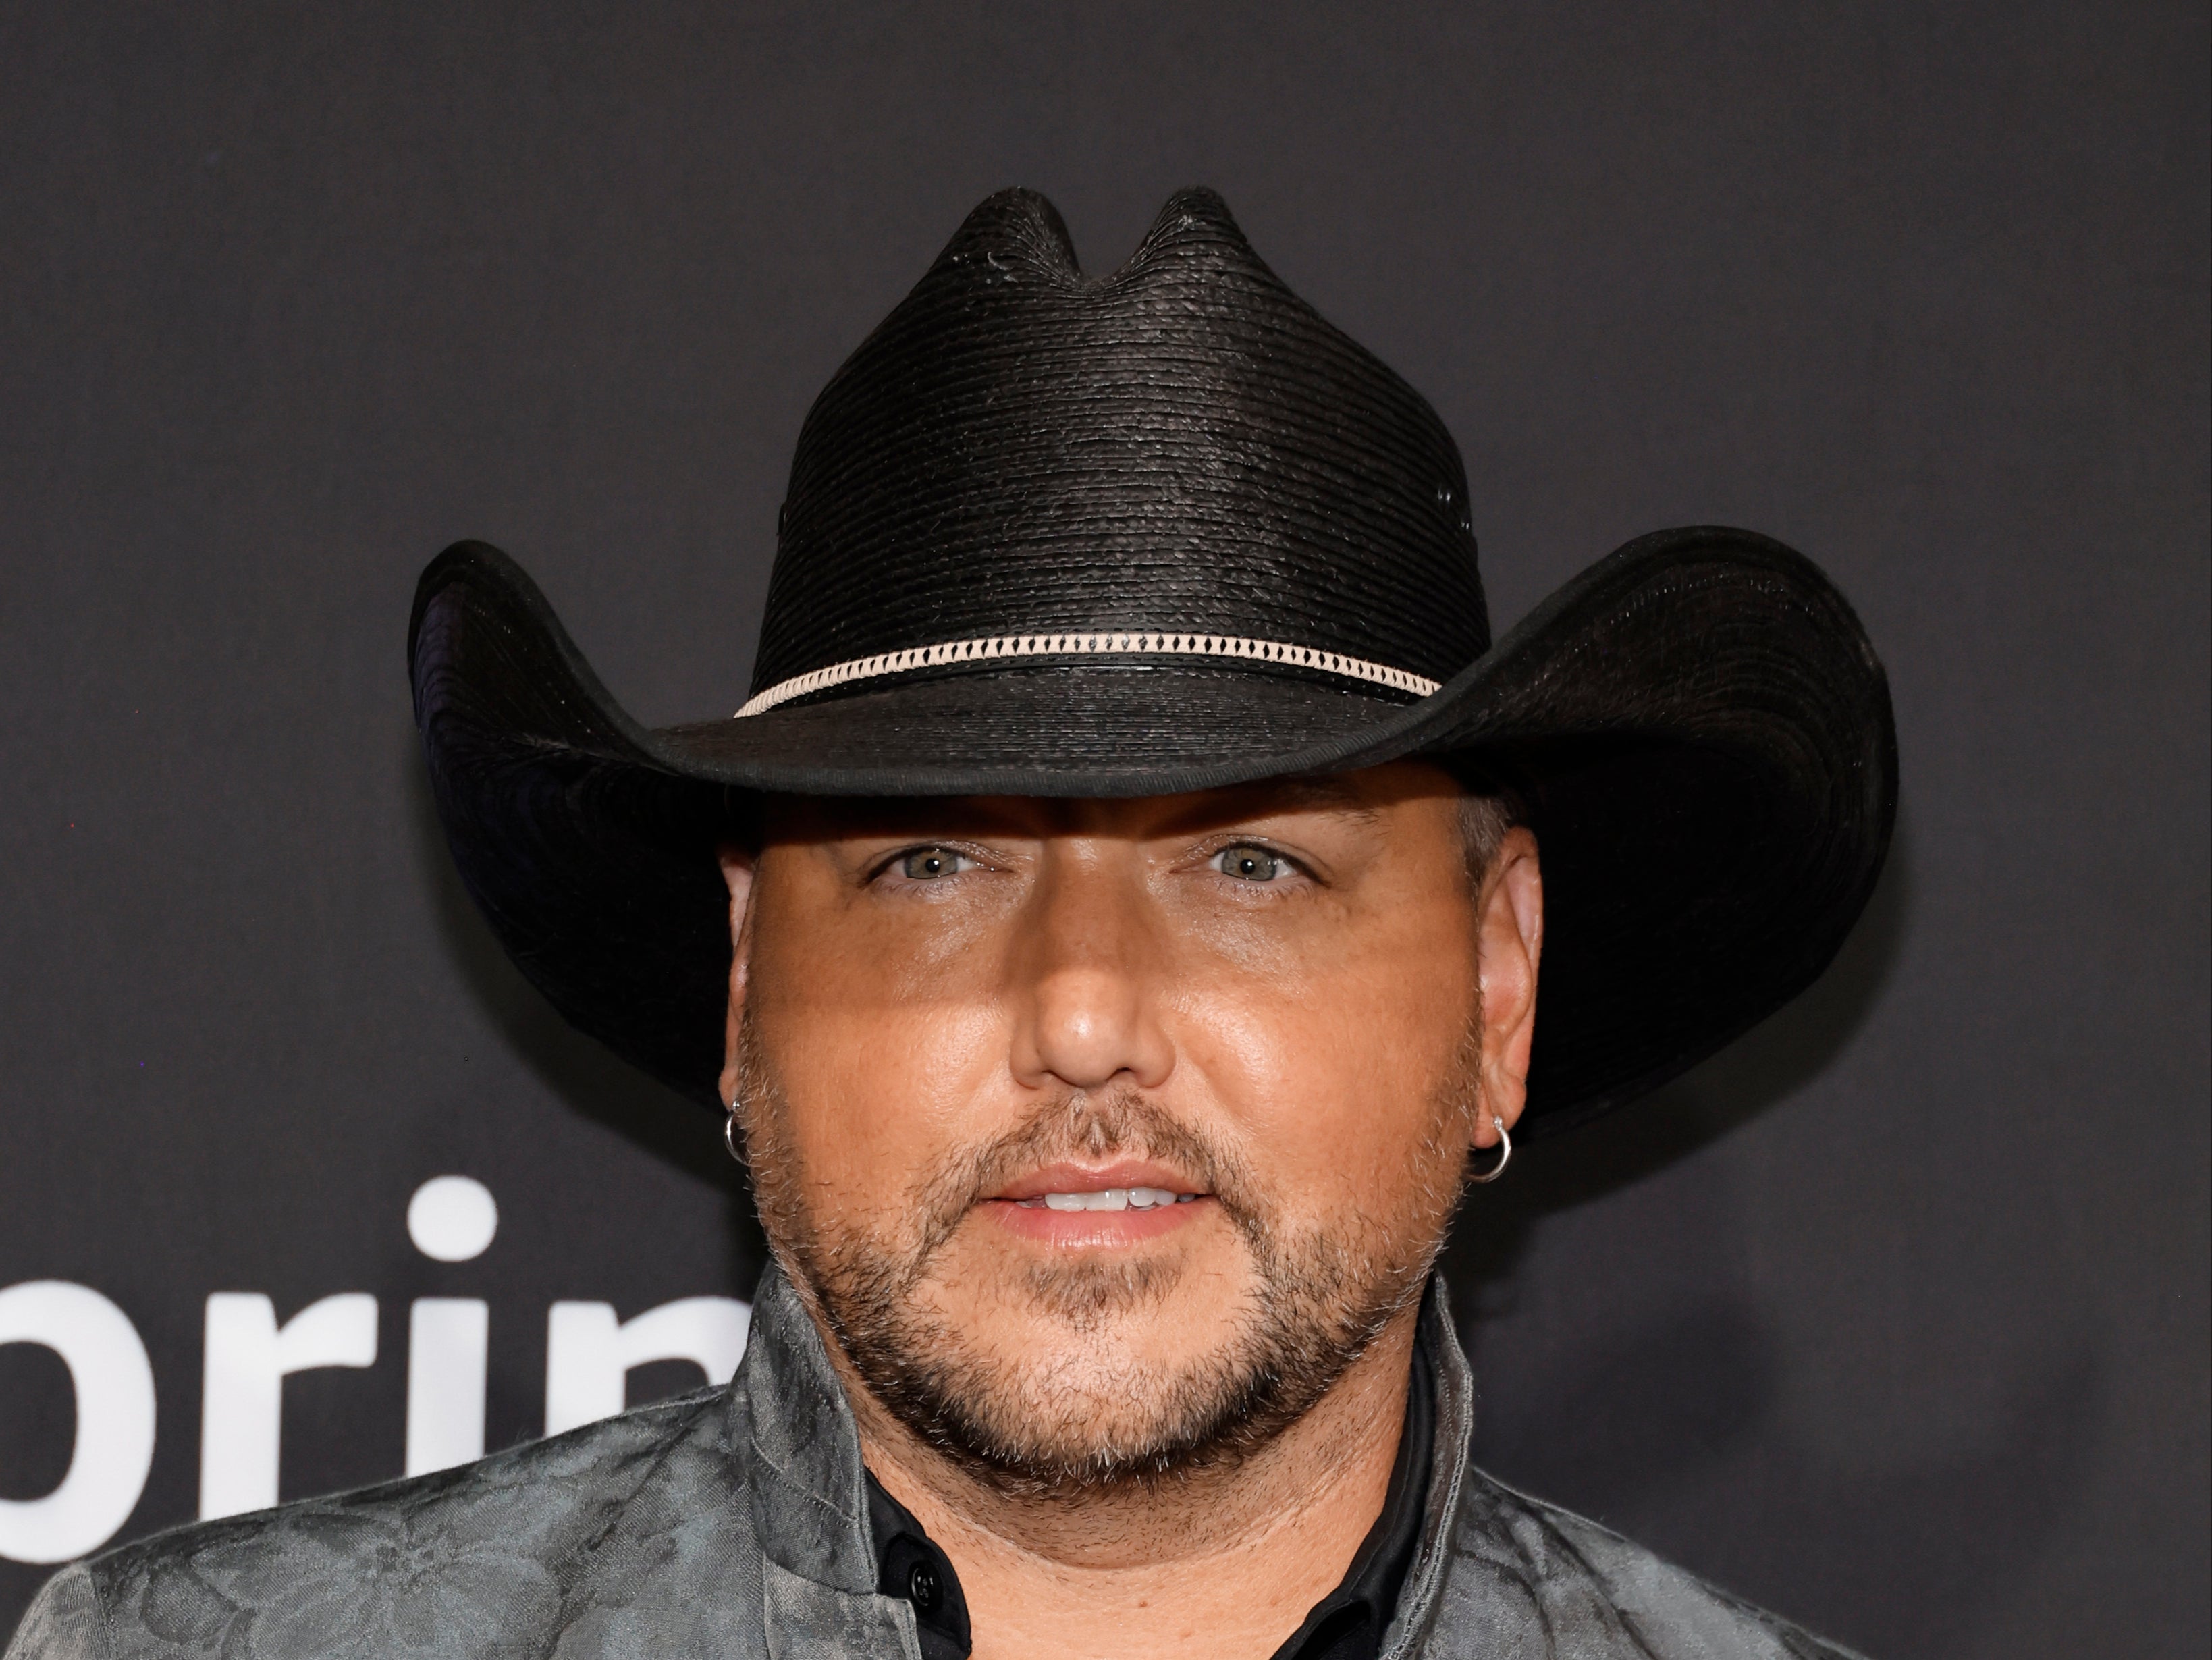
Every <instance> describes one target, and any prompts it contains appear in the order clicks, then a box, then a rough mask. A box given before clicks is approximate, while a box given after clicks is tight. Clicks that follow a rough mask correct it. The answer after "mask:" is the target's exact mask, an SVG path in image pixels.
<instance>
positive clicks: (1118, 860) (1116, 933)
mask: <svg viewBox="0 0 2212 1660" xmlns="http://www.w3.org/2000/svg"><path fill="white" fill-rule="evenodd" d="M1127 864H1128V854H1127V851H1126V850H1125V849H1120V848H1115V846H1114V845H1113V844H1111V843H1109V844H1107V845H1106V847H1104V848H1098V847H1096V846H1092V847H1090V848H1076V849H1070V850H1061V849H1056V848H1048V851H1047V854H1046V857H1045V860H1044V863H1043V868H1042V871H1041V873H1040V878H1039V880H1038V883H1037V886H1036V891H1035V892H1034V893H1033V895H1032V896H1031V898H1030V903H1029V906H1028V907H1027V910H1028V914H1027V915H1024V917H1023V919H1022V924H1021V927H1022V933H1021V938H1020V940H1019V942H1018V945H1017V947H1016V949H1015V951H1014V953H1013V962H1014V973H1015V976H1016V980H1017V983H1016V985H1015V987H1014V988H1013V989H1014V992H1015V1002H1016V1006H1017V1007H1018V1009H1019V1011H1020V1015H1019V1018H1018V1022H1017V1025H1016V1028H1015V1032H1014V1043H1013V1053H1012V1057H1011V1059H1012V1066H1013V1072H1014V1076H1015V1079H1017V1080H1018V1082H1020V1083H1021V1084H1023V1085H1025V1086H1027V1087H1029V1088H1032V1089H1043V1088H1048V1087H1050V1086H1051V1085H1054V1084H1060V1085H1065V1086H1066V1087H1068V1088H1071V1089H1079V1090H1096V1089H1102V1088H1104V1087H1105V1086H1106V1085H1109V1084H1111V1083H1113V1082H1114V1081H1115V1079H1122V1080H1123V1081H1125V1082H1127V1083H1128V1084H1131V1085H1134V1086H1135V1087H1137V1088H1139V1089H1157V1088H1158V1087H1159V1086H1160V1085H1163V1084H1164V1083H1165V1082H1167V1079H1168V1074H1169V1073H1170V1072H1172V1071H1173V1070H1174V1069H1175V1045H1174V1043H1172V1041H1171V1040H1170V1037H1169V1033H1168V1030H1167V1028H1166V1026H1165V1025H1164V1024H1163V1023H1162V1019H1161V1017H1162V1015H1163V1014H1164V1012H1165V1011H1164V1007H1163V996H1164V986H1163V985H1162V984H1161V978H1162V970H1163V966H1164V952H1163V950H1162V949H1161V947H1162V941H1161V940H1160V939H1159V936H1158V919H1157V918H1156V917H1155V916H1153V915H1152V905H1151V903H1150V902H1149V899H1148V897H1147V895H1146V891H1145V885H1144V882H1143V880H1142V878H1141V876H1140V875H1139V873H1135V872H1133V871H1132V870H1130V869H1129V868H1127Z"/></svg>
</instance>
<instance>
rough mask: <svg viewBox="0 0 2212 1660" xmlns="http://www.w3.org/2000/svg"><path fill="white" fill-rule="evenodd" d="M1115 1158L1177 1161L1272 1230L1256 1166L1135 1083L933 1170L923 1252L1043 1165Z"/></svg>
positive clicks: (1228, 1209) (1240, 1218)
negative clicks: (1254, 1171) (1017, 1179)
mask: <svg viewBox="0 0 2212 1660" xmlns="http://www.w3.org/2000/svg"><path fill="white" fill-rule="evenodd" d="M1106 1158H1140V1159H1146V1160H1149V1161H1152V1162H1155V1163H1158V1164H1166V1165H1169V1166H1170V1167H1171V1168H1173V1169H1175V1170H1176V1171H1181V1172H1182V1174H1183V1175H1184V1176H1185V1177H1188V1178H1189V1179H1190V1180H1191V1181H1192V1182H1193V1183H1195V1184H1196V1186H1197V1188H1198V1189H1201V1190H1203V1191H1205V1192H1206V1193H1209V1194H1211V1195H1212V1196H1213V1198H1214V1200H1215V1201H1216V1202H1217V1203H1218V1204H1219V1205H1220V1207H1221V1208H1222V1211H1223V1213H1225V1215H1227V1216H1228V1218H1229V1219H1230V1220H1231V1221H1232V1222H1233V1223H1235V1224H1236V1225H1237V1226H1238V1227H1239V1228H1241V1229H1243V1231H1245V1232H1246V1233H1247V1234H1248V1235H1255V1236H1256V1235H1257V1234H1258V1233H1260V1232H1262V1231H1264V1225H1263V1222H1262V1218H1263V1217H1264V1215H1265V1213H1266V1212H1265V1206H1264V1205H1263V1203H1262V1202H1261V1194H1260V1191H1259V1186H1260V1184H1259V1183H1258V1182H1257V1181H1256V1180H1255V1177H1254V1176H1253V1174H1252V1171H1251V1168H1250V1166H1249V1164H1246V1162H1245V1161H1244V1160H1243V1158H1240V1157H1238V1156H1237V1153H1236V1152H1235V1150H1234V1149H1232V1148H1231V1147H1230V1146H1226V1145H1225V1144H1224V1143H1223V1142H1222V1141H1221V1140H1219V1139H1218V1137H1215V1136H1212V1135H1210V1134H1206V1132H1205V1131H1203V1130H1200V1129H1199V1128H1196V1127H1194V1126H1193V1125H1191V1124H1189V1123H1187V1122H1184V1121H1183V1120H1182V1119H1181V1118H1178V1117H1177V1116H1176V1115H1175V1114H1173V1113H1172V1112H1170V1111H1169V1110H1167V1109H1166V1108H1164V1107H1163V1106H1161V1105H1160V1104H1158V1102H1156V1101H1154V1100H1152V1098H1150V1097H1148V1096H1146V1094H1145V1093H1144V1092H1143V1091H1141V1090H1139V1089H1137V1088H1135V1087H1133V1086H1124V1087H1121V1088H1119V1089H1114V1090H1109V1091H1092V1090H1069V1091H1066V1092H1064V1093H1063V1094H1061V1095H1060V1096H1059V1097H1058V1098H1054V1099H1051V1100H1048V1101H1044V1102H1042V1103H1040V1104H1038V1106H1037V1107H1036V1110H1034V1111H1032V1112H1031V1113H1030V1116H1028V1117H1026V1118H1024V1120H1023V1121H1022V1122H1020V1123H1018V1124H1017V1125H1015V1126H1013V1127H1012V1128H1010V1129H1008V1130H1006V1131H1004V1132H1002V1133H1001V1134H998V1135H994V1136H993V1137H992V1138H991V1139H990V1140H987V1141H985V1142H983V1143H981V1145H979V1146H975V1147H972V1148H969V1149H967V1150H965V1151H964V1152H957V1153H955V1154H954V1155H952V1156H951V1158H948V1159H947V1160H946V1161H945V1163H944V1164H942V1165H941V1166H940V1167H939V1169H938V1170H937V1171H935V1172H934V1173H933V1174H932V1176H931V1177H929V1178H928V1180H927V1182H926V1183H924V1184H923V1187H922V1192H921V1201H922V1202H921V1214H922V1241H921V1243H922V1250H921V1256H922V1257H923V1258H924V1259H927V1257H928V1256H931V1255H933V1254H934V1252H935V1251H936V1250H937V1249H938V1248H939V1246H941V1245H942V1244H944V1243H945V1241H946V1240H948V1239H950V1238H951V1237H952V1235H953V1233H954V1232H955V1231H957V1229H958V1227H959V1226H960V1224H961V1222H962V1221H963V1219H965V1218H966V1216H967V1214H968V1213H969V1211H971V1210H973V1209H974V1208H975V1207H976V1206H977V1205H979V1204H981V1202H983V1201H985V1200H987V1199H989V1198H991V1197H992V1196H993V1195H995V1194H996V1193H998V1192H999V1191H1000V1189H1003V1188H1004V1187H1006V1184H1007V1183H1009V1182H1012V1180H1013V1179H1014V1178H1015V1177H1018V1176H1021V1175H1024V1174H1025V1173H1026V1172H1028V1171H1032V1170H1035V1169H1036V1167H1037V1166H1038V1165H1040V1164H1056V1163H1059V1162H1060V1161H1062V1160H1068V1161H1079V1160H1088V1161H1097V1160H1102V1159H1106Z"/></svg>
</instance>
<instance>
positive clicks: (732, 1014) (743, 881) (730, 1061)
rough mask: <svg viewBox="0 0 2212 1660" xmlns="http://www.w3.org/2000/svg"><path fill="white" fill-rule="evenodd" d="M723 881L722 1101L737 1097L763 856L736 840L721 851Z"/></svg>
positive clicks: (727, 1101)
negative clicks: (726, 930)
mask: <svg viewBox="0 0 2212 1660" xmlns="http://www.w3.org/2000/svg"><path fill="white" fill-rule="evenodd" d="M718 856H719V857H720V860H721V862H722V880H723V881H724V882H726V883H727V884H728V885H729V889H730V1008H729V1018H728V1021H727V1024H726V1025H725V1026H724V1028H723V1032H722V1079H721V1085H722V1100H723V1102H724V1104H728V1103H730V1102H732V1101H734V1100H736V1099H737V1098H738V1028H739V1027H740V1026H741V1025H743V1024H744V1012H745V958H746V957H747V956H748V955H749V954H750V951H751V949H752V933H751V930H750V928H749V927H747V926H746V924H747V923H748V922H749V921H750V918H751V916H752V897H753V869H754V866H755V865H756V864H757V862H758V860H759V858H760V855H759V854H756V853H753V852H752V851H750V849H748V848H741V847H739V846H738V845H737V844H736V843H735V842H729V843H727V844H726V845H725V846H723V847H722V848H720V849H719V850H718Z"/></svg>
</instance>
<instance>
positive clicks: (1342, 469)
mask: <svg viewBox="0 0 2212 1660" xmlns="http://www.w3.org/2000/svg"><path fill="white" fill-rule="evenodd" d="M1469 523H1470V515H1469V514H1468V490H1467V485H1466V478H1465V472H1464V469H1463V467H1462V464H1461V461H1460V458H1459V455H1458V453H1457V450H1456V449H1455V447H1454V446H1453V444H1452V442H1451V440H1450V438H1449V435H1448V434H1446V433H1445V431H1444V429H1443V423H1442V422H1441V421H1440V420H1439V419H1438V418H1437V416H1436V414H1435V412H1434V411H1433V410H1431V409H1430V408H1429V406H1428V404H1426V403H1425V400H1423V399H1422V398H1421V397H1420V395H1419V393H1418V392H1414V391H1413V388H1412V387H1411V386H1407V384H1406V383H1405V382H1404V381H1403V380H1400V379H1399V378H1398V377H1397V376H1396V375H1395V374H1393V373H1392V372H1391V371H1390V370H1389V368H1386V367H1385V366H1384V365H1383V363H1382V362H1380V361H1379V360H1378V359H1376V358H1375V357H1374V356H1372V355H1371V354H1370V353H1368V352H1367V351H1366V350H1364V348H1362V347H1360V346H1359V345H1358V344H1356V343H1355V342H1353V341H1352V340H1351V339H1350V338H1349V337H1347V336H1346V335H1344V334H1342V333H1341V332H1340V331H1338V330H1336V329H1335V328H1334V327H1333V326H1332V325H1329V324H1328V322H1326V321H1325V320H1324V319H1322V318H1321V317H1320V315H1319V314H1318V313H1316V312H1315V311H1314V310H1313V309H1312V308H1311V307H1309V306H1307V305H1306V304H1305V303H1304V301H1300V300H1299V299H1297V296H1296V295H1293V294H1292V293H1291V291H1290V289H1288V287H1287V286H1286V285H1285V284H1284V283H1282V282H1281V280H1280V279H1279V278H1278V277H1276V276H1275V274H1274V273H1273V271H1271V270H1269V269H1268V267H1267V265H1265V263H1264V262H1262V261H1261V259H1260V258H1259V256H1258V255H1257V254H1256V253H1255V252H1253V251H1252V248H1251V246H1250V245H1249V242H1247V241H1246V240H1245V238H1244V236H1243V233H1242V231H1241V230H1239V228H1237V224H1236V222H1235V220H1234V219H1233V218H1231V216H1230V213H1229V210H1228V208H1227V206H1226V205H1225V204H1224V203H1223V202H1222V200H1221V198H1219V197H1218V196H1217V195H1216V194H1214V193H1213V192H1211V191H1207V190H1202V189H1192V190H1186V191H1182V192H1177V193H1176V195H1175V196H1173V197H1171V198H1170V199H1169V201H1168V202H1167V204H1165V205H1164V207H1163V209H1162V210H1161V211H1160V213H1159V215H1158V216H1157V218H1156V219H1155V221H1154V222H1153V224H1152V228H1150V229H1149V230H1148V231H1147V232H1146V235H1145V236H1144V238H1143V239H1142V240H1141V241H1140V242H1139V245H1138V246H1137V248H1136V250H1135V251H1134V252H1133V253H1132V254H1131V255H1130V257H1129V258H1128V259H1127V260H1126V261H1125V262H1123V264H1122V265H1121V266H1120V267H1119V268H1118V269H1117V270H1115V271H1113V272H1111V273H1110V274H1108V275H1104V276H1101V277H1088V276H1086V275H1085V273H1084V272H1083V271H1082V269H1081V266H1080V265H1079V262H1078V259H1077V258H1076V254H1075V250H1074V247H1073V243H1072V241H1071V240H1070V239H1069V237H1068V234H1067V230H1066V225H1065V223H1064V222H1062V220H1061V219H1060V215H1059V214H1058V213H1057V212H1056V211H1055V210H1054V208H1053V207H1052V205H1051V204H1049V203H1048V202H1047V201H1046V200H1045V199H1044V198H1042V197H1041V196H1039V195H1037V194H1036V193H1035V192H1030V191H1021V190H1015V191H1004V192H1000V193H999V194H997V195H995V196H993V197H991V198H987V200H986V201H985V202H983V203H982V204H981V205H980V206H978V207H977V208H976V209H975V211H974V212H972V213H971V214H969V216H968V218H967V219H966V221H965V222H963V224H962V225H961V227H960V228H959V229H958V230H957V232H956V233H955V234H954V235H953V237H952V238H951V240H950V241H949V242H948V243H947V244H946V245H945V248H944V250H943V251H942V252H940V253H939V256H938V258H937V259H936V260H935V261H934V262H933V265H931V267H930V269H929V271H927V273H926V274H925V275H924V277H922V279H921V282H920V283H917V284H916V285H915V288H914V289H913V290H912V291H911V292H910V293H909V294H908V295H907V296H906V297H905V299H903V300H902V301H901V302H900V303H899V305H898V306H897V307H895V308H894V309H893V311H892V312H891V313H890V316H889V317H888V318H886V319H885V320H884V323H883V324H882V325H880V326H879V327H878V329H877V330H876V331H874V332H873V333H872V335H871V336H870V337H868V339H867V340H866V341H865V342H864V343H863V344H861V345H860V348H859V349H858V350H856V351H855V352H854V354H853V356H851V357H850V358H849V359H848V361H847V362H846V363H845V364H844V365H843V367H842V368H840V369H839V370H838V371H837V373H836V375H835V376H833V377H832V379H831V380H830V382H829V386H826V387H825V388H824V390H823V393H822V395H821V397H820V398H818V399H817V401H816V404H815V405H814V408H813V410H811V412H810V413H809V415H808V417H807V419H806V422H805V426H804V428H803V429H802V430H801V433H800V435H799V444H798V447H797V453H796V454H795V456H794V459H793V469H792V484H791V489H790V492H789V495H788V496H787V500H786V502H785V505H784V509H783V512H782V514H781V518H780V526H779V546H778V554H777V560H776V564H775V571H774V573H773V575H772V576H771V579H770V583H769V597H768V605H767V608H766V615H765V617H764V618H763V626H762V632H761V645H760V650H759V653H758V654H757V658H756V666H755V672H754V679H753V684H752V685H751V687H750V689H749V695H748V696H747V697H746V699H745V701H744V704H743V706H742V707H741V708H740V709H739V710H738V714H739V715H740V716H741V717H743V716H752V715H757V714H767V713H769V712H771V711H774V710H775V709H778V708H784V707H787V706H789V705H792V704H794V703H802V702H811V701H817V700H820V699H823V698H825V697H834V696H841V695H846V694H849V693H851V692H853V691H855V690H868V689H872V685H873V684H875V683H878V682H882V681H884V680H886V679H889V678H894V677H900V678H910V677H913V676H915V675H917V674H919V675H922V676H932V675H947V674H956V673H968V672H979V671H997V672H1018V670H1020V669H1023V668H1036V667H1039V666H1043V665H1044V663H1045V662H1046V661H1047V660H1051V659H1054V658H1082V659H1084V660H1087V661H1089V662H1091V663H1093V664H1098V663H1101V662H1114V663H1117V664H1120V665H1121V666H1131V667H1137V666H1145V665H1146V663H1147V661H1150V662H1154V663H1158V662H1181V663H1183V664H1186V665H1192V666H1196V667H1197V668H1199V669H1200V670H1203V669H1204V668H1205V666H1206V664H1207V663H1208V661H1209V660H1212V661H1213V662H1218V663H1225V662H1226V661H1227V660H1232V659H1233V660H1237V662H1238V663H1239V665H1240V666H1243V668H1244V669H1245V670H1246V671H1247V672H1251V671H1255V670H1256V671H1258V672H1266V673H1274V674H1281V675H1285V676H1288V677H1291V678H1307V679H1317V680H1322V681H1326V682H1328V683H1330V684H1334V685H1335V686H1337V687H1338V688H1339V689H1340V690H1345V691H1347V692H1352V693H1358V694H1359V695H1363V696H1371V697H1381V698H1383V699H1384V700H1386V701H1390V702H1402V701H1405V700H1407V699H1410V698H1419V697H1422V696H1427V695H1429V694H1430V693H1431V692H1432V691H1433V690H1435V688H1436V687H1437V685H1438V684H1441V683H1442V682H1443V680H1445V679H1448V678H1449V677H1450V676H1451V675H1452V674H1454V673H1455V672H1458V671H1459V670H1460V669H1462V667H1464V666H1466V665H1467V664H1468V663H1469V662H1471V661H1473V660H1474V659H1475V658H1477V657H1479V656H1480V654H1481V653H1482V651H1483V650H1484V649H1486V648H1487V646H1488V644H1489V632H1488V622H1487V612H1486V607H1485V605H1484V603H1483V596H1482V590H1481V583H1480V575H1479V574H1478V572H1477V569H1476V562H1475V549H1474V538H1473V534H1472V532H1471V529H1470V528H1469Z"/></svg>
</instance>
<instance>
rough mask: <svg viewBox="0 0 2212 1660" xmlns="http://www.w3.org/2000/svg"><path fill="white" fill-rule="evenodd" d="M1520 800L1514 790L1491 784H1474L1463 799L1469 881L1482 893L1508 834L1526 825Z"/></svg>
mask: <svg viewBox="0 0 2212 1660" xmlns="http://www.w3.org/2000/svg"><path fill="white" fill-rule="evenodd" d="M1521 822H1522V806H1521V800H1520V798H1519V797H1518V796H1516V795H1515V794H1514V793H1513V792H1512V791H1511V790H1509V789H1504V788H1499V787H1495V786H1492V785H1487V784H1470V785H1469V786H1468V790H1467V793H1466V794H1463V795H1462V796H1461V797H1460V799H1459V833H1460V840H1461V842H1462V845H1463V846H1464V848H1465V849H1466V853H1467V876H1468V881H1469V882H1470V883H1472V884H1473V885H1474V889H1475V891H1476V892H1478V893H1480V891H1481V890H1482V885H1483V882H1484V880H1485V879H1486V878H1487V877H1488V876H1489V875H1490V867H1491V866H1492V865H1493V864H1495V863H1496V862H1497V860H1498V848H1500V847H1501V846H1503V845H1504V841H1505V832H1506V831H1508V830H1511V829H1512V828H1513V827H1514V826H1515V825H1516V824H1520V823H1521Z"/></svg>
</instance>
